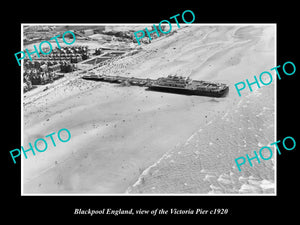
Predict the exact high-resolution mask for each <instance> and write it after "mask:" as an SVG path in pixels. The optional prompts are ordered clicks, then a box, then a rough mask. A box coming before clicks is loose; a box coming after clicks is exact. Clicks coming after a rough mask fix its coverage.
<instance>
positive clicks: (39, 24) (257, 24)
mask: <svg viewBox="0 0 300 225" xmlns="http://www.w3.org/2000/svg"><path fill="white" fill-rule="evenodd" d="M171 24H172V25H173V24H176V23H171ZM26 25H31V26H51V25H53V26H55V25H56V26H59V25H61V26H65V25H70V26H99V25H100V26H103V25H107V26H134V25H135V26H153V24H152V23H120V24H119V23H21V49H24V46H23V34H24V33H23V27H24V26H26ZM182 25H185V24H182ZM191 25H192V26H195V25H200V26H233V25H235V26H249V25H254V26H260V25H261V26H266V25H268V26H270V25H273V26H275V37H274V42H275V43H274V44H275V48H274V49H275V54H274V55H275V60H274V61H275V63H274V66H276V65H277V23H226V24H225V23H203V24H202V23H201V24H199V23H192V24H188V26H191ZM182 27H185V26H182ZM178 29H179V28H178ZM22 74H23V61H21V76H22ZM274 92H275V94H274V105H275V114H274V129H275V135H274V137H275V139H274V142H276V140H277V94H276V93H277V79H275V87H274ZM23 95H24V92H23V76H22V77H21V96H22V97H21V146H23V129H24V126H23ZM275 152H276V151H275ZM274 155H275V169H274V173H275V179H274V182H275V188H274V189H275V193H270V194H267V193H266V194H257V193H248V194H196V193H195V194H192V193H191V194H190V193H189V194H177V193H173V194H154V193H153V194H150V193H149V194H127V193H116V194H112V193H111V194H99V193H93V194H91V193H87V194H82V193H78V194H76V193H70V194H68V193H64V194H58V193H55V194H49V193H45V194H24V192H23V169H22V168H23V163H22V162H23V157H21V196H277V185H278V184H277V154H274Z"/></svg>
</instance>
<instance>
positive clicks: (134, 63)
mask: <svg viewBox="0 0 300 225" xmlns="http://www.w3.org/2000/svg"><path fill="white" fill-rule="evenodd" d="M275 35H276V33H275V27H274V26H273V25H247V26H245V25H224V26H221V25H201V26H199V25H193V26H186V27H184V28H181V29H178V30H177V32H176V33H174V34H173V35H171V36H164V37H161V38H157V39H155V40H154V41H152V43H151V44H149V45H143V46H142V50H141V51H140V52H139V53H137V54H134V55H132V56H127V57H125V58H122V59H120V60H116V61H113V62H112V63H111V64H110V65H107V66H105V67H100V68H95V69H94V70H93V72H95V73H99V74H107V75H114V76H117V75H119V76H128V77H140V78H153V79H156V78H159V77H166V76H167V75H179V76H189V77H190V78H191V79H195V80H207V81H216V82H222V83H226V84H227V85H229V88H230V90H229V93H228V95H227V96H226V97H223V98H213V97H205V96H186V95H177V94H172V93H161V92H154V91H148V90H146V88H144V87H135V86H130V87H128V86H121V85H118V84H110V83H103V82H97V81H91V80H84V79H81V77H80V74H81V73H80V71H76V72H74V73H72V74H70V75H68V74H67V75H65V77H64V78H62V79H61V80H58V81H55V82H54V83H52V84H49V85H47V86H48V89H47V90H44V87H39V88H37V89H35V90H32V91H29V92H27V93H25V94H24V98H23V146H24V147H25V148H26V147H28V143H29V142H31V143H33V142H34V141H35V140H36V139H37V138H43V137H45V135H48V134H50V133H52V132H57V131H58V130H60V129H62V128H67V129H68V130H69V131H70V132H71V135H72V137H71V139H70V141H68V142H67V143H59V142H58V143H57V146H56V147H49V148H48V149H47V151H45V152H42V153H40V152H37V153H36V156H33V155H30V156H29V157H28V159H25V158H23V159H22V179H23V187H22V188H23V193H24V194H145V193H150V194H159V193H162V194H177V193H178V194H182V193H186V194H191V193H192V194H228V193H230V194H248V193H250V194H253V193H254V194H270V193H271V194H272V193H275V184H276V179H275V170H276V161H275V159H272V160H269V161H263V162H262V163H261V164H255V165H254V166H253V167H250V166H249V165H248V166H246V165H244V166H243V169H242V172H239V171H238V170H237V168H236V165H235V162H234V159H235V158H237V157H240V156H244V155H245V154H251V153H252V154H253V151H254V150H259V148H260V147H261V146H265V145H268V144H269V143H272V142H274V141H275V130H274V129H275V122H274V121H275V91H274V89H275V83H274V82H273V83H272V84H271V85H268V86H263V87H261V88H260V89H257V88H256V89H255V90H254V91H253V92H250V91H249V90H246V89H245V90H244V91H243V92H242V96H241V97H240V96H238V94H237V92H236V90H235V88H234V84H235V83H237V82H240V81H243V80H245V79H249V80H250V79H251V80H253V76H254V75H259V74H260V73H261V72H262V71H268V70H269V69H270V68H272V67H274V66H276V65H275V57H276V55H275V50H276V49H275V44H276V43H275ZM22 157H23V156H22Z"/></svg>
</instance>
